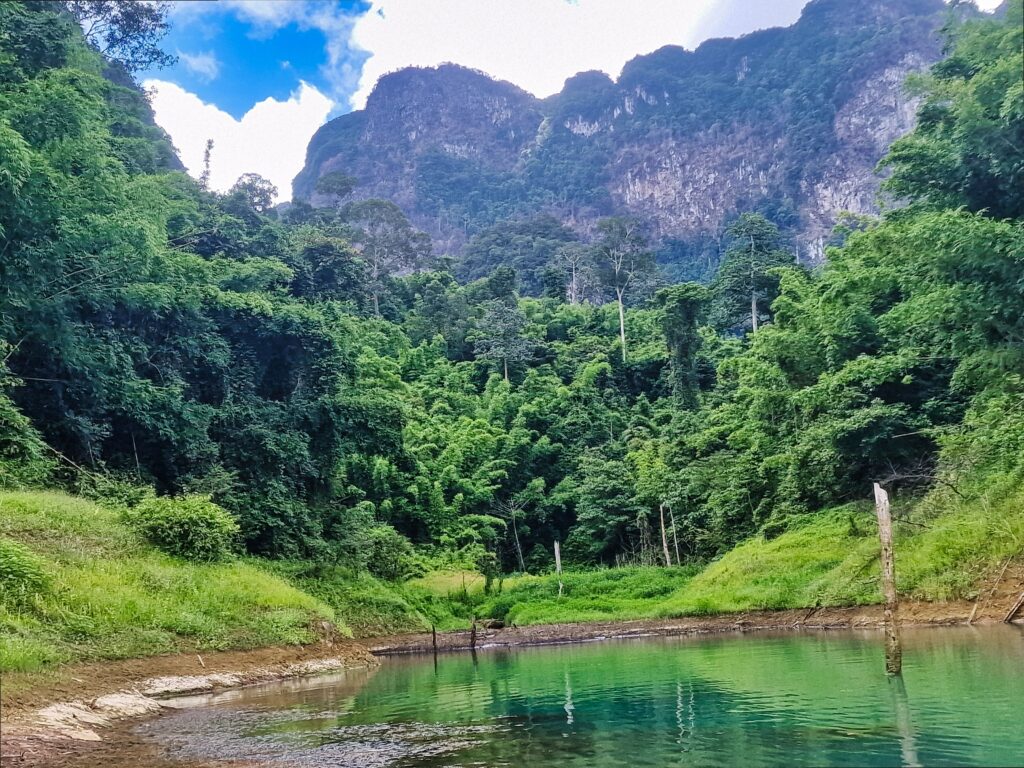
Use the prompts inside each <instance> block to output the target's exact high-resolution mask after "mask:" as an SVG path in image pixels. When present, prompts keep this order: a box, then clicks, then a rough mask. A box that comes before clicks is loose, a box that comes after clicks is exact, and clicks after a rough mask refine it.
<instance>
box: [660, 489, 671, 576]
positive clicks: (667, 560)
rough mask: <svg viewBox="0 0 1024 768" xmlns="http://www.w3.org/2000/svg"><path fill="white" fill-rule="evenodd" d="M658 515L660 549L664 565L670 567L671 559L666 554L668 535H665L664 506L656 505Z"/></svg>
mask: <svg viewBox="0 0 1024 768" xmlns="http://www.w3.org/2000/svg"><path fill="white" fill-rule="evenodd" d="M658 513H659V514H660V515H661V548H662V550H663V551H664V552H665V565H667V566H670V565H672V558H671V557H669V554H668V534H667V533H665V505H664V504H659V505H658Z"/></svg>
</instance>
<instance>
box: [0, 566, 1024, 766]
mask: <svg viewBox="0 0 1024 768" xmlns="http://www.w3.org/2000/svg"><path fill="white" fill-rule="evenodd" d="M1014 576H1017V574H1014ZM1007 581H1009V582H1010V583H1008V584H1007V583H1005V582H1004V584H1002V585H1000V586H1001V587H1002V589H1000V590H999V592H1000V593H1005V594H993V595H992V596H991V599H987V600H984V601H982V600H979V601H978V608H977V609H976V608H975V603H974V602H969V601H954V602H944V603H928V602H913V601H908V602H903V603H901V605H900V620H901V623H902V624H904V625H906V626H919V627H927V626H951V625H957V624H966V623H968V620H969V619H970V618H971V617H972V614H973V622H972V623H973V624H975V625H984V624H993V623H997V622H1000V621H1001V620H1002V619H1003V617H1004V615H1005V612H1006V610H1007V603H1008V600H1007V599H1006V598H1007V596H1008V595H1010V594H1011V593H1012V594H1017V595H1019V594H1020V590H1021V588H1022V585H1021V580H1020V579H1018V578H1013V579H1009V580H1007ZM983 594H985V593H983ZM1022 614H1024V611H1022ZM1021 620H1024V615H1022V616H1020V617H1018V621H1021ZM881 626H882V608H881V606H877V605H870V606H858V607H851V608H810V609H794V610H777V611H749V612H744V613H732V614H719V615H715V616H700V617H684V618H678V619H655V620H642V621H605V622H588V623H581V624H551V625H538V626H529V627H510V628H507V629H499V630H480V631H478V632H477V635H476V648H477V649H478V650H486V649H488V648H510V647H517V646H533V645H550V644H558V643H579V642H591V641H599V640H605V639H619V638H631V637H651V636H674V635H710V634H721V633H728V632H756V631H761V630H776V631H777V630H796V631H824V630H842V629H878V628H881ZM470 642H471V633H470V632H469V631H458V632H446V633H439V634H438V635H437V650H438V651H442V652H455V651H464V650H469V649H470V647H471V646H470ZM433 647H434V645H433V637H432V635H431V634H430V633H419V634H407V635H395V636H389V637H378V638H371V639H366V640H363V641H337V642H329V643H328V642H323V643H319V644H316V645H309V646H290V647H277V648H263V649H257V650H252V651H227V652H218V653H212V654H204V655H202V656H199V655H197V654H194V653H190V654H177V655H172V656H157V657H150V658H142V659H128V660H124V661H113V662H102V663H92V664H78V665H70V666H67V667H63V668H61V669H59V670H57V671H56V672H54V673H52V675H50V676H49V677H46V678H40V677H39V676H38V675H37V676H34V677H32V678H26V679H25V680H18V676H17V675H14V676H8V679H7V680H5V681H4V685H3V687H2V690H0V704H2V711H0V760H2V763H3V765H4V766H5V768H8V767H10V768H34V767H36V766H44V765H54V764H60V765H62V766H65V767H66V768H86V767H87V766H88V767H90V768H91V767H93V766H115V765H146V766H152V768H171V767H172V766H177V768H183V767H184V766H188V768H207V767H209V768H213V766H215V765H216V766H221V767H222V766H225V765H228V763H217V764H212V763H195V762H191V763H182V762H180V761H176V760H171V759H170V758H168V757H167V756H166V755H164V754H162V753H161V752H160V751H159V749H158V748H157V747H156V746H154V745H153V744H151V743H149V742H147V741H145V740H144V739H142V738H141V737H139V736H138V735H137V734H136V733H135V732H134V723H135V722H137V721H138V720H139V719H140V718H144V717H155V716H157V715H159V714H160V713H161V712H162V711H165V708H166V707H167V705H166V704H162V703H161V701H162V699H165V698H167V697H171V696H177V695H184V694H188V693H194V692H199V691H203V692H209V691H215V690H220V689H225V688H234V687H240V686H245V685H253V684H258V683H265V682H271V681H275V680H283V679H287V678H289V677H296V676H301V675H311V674H317V673H321V672H326V671H329V670H337V669H344V668H355V667H361V666H367V665H373V664H376V663H378V661H377V660H376V658H375V657H377V656H388V655H394V654H408V653H421V652H428V653H429V652H431V651H432V650H433ZM125 760H128V762H125ZM230 765H232V766H235V768H239V766H242V765H243V764H241V763H238V762H234V761H232V762H231V763H230Z"/></svg>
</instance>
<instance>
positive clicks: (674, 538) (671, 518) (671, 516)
mask: <svg viewBox="0 0 1024 768" xmlns="http://www.w3.org/2000/svg"><path fill="white" fill-rule="evenodd" d="M668 519H669V522H670V523H672V543H673V544H675V548H676V565H679V564H680V563H681V562H683V558H681V557H680V556H679V534H678V533H677V532H676V513H675V512H673V511H672V505H671V504H670V505H669V507H668Z"/></svg>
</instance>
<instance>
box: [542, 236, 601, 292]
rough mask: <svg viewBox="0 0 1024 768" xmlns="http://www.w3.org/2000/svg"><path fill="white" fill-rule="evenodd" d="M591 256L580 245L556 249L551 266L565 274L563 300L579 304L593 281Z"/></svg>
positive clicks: (572, 244) (573, 244) (574, 244)
mask: <svg viewBox="0 0 1024 768" xmlns="http://www.w3.org/2000/svg"><path fill="white" fill-rule="evenodd" d="M592 261H593V260H592V258H591V254H590V252H589V251H588V249H587V248H586V246H584V245H583V244H581V243H569V244H568V245H565V246H563V247H561V248H559V249H558V252H557V253H556V254H555V258H554V259H553V262H552V263H553V266H554V267H555V268H556V269H558V270H559V271H561V272H563V273H564V274H565V296H564V298H565V300H566V301H567V302H568V303H569V304H579V303H580V302H582V301H583V298H584V296H586V292H587V289H588V288H589V287H590V286H591V284H592V281H593V270H592V269H591V265H592Z"/></svg>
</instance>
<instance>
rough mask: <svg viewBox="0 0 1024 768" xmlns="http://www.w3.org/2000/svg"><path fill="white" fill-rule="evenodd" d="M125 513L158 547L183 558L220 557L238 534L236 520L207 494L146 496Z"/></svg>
mask: <svg viewBox="0 0 1024 768" xmlns="http://www.w3.org/2000/svg"><path fill="white" fill-rule="evenodd" d="M126 516H127V518H128V520H129V522H131V523H132V524H133V525H134V526H135V527H136V528H137V529H138V530H139V532H140V533H142V535H144V536H145V537H146V538H147V539H149V541H150V542H152V543H153V545H154V546H156V547H157V548H158V549H161V550H163V551H164V552H166V553H167V554H169V555H175V556H177V557H181V558H184V559H186V560H197V561H206V562H212V561H216V560H223V559H224V558H226V557H227V556H228V555H229V554H230V553H231V551H232V550H233V549H234V544H235V539H236V537H237V536H238V523H236V522H235V519H234V518H233V517H232V516H231V515H230V514H229V513H228V512H227V511H226V510H225V509H223V508H222V507H219V506H217V505H216V504H214V503H213V502H212V501H210V498H209V497H208V496H181V497H178V498H169V497H166V496H165V497H160V498H152V499H146V500H144V501H142V502H141V503H140V504H139V505H138V506H137V507H135V508H134V509H133V510H131V511H130V512H128V513H126Z"/></svg>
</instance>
